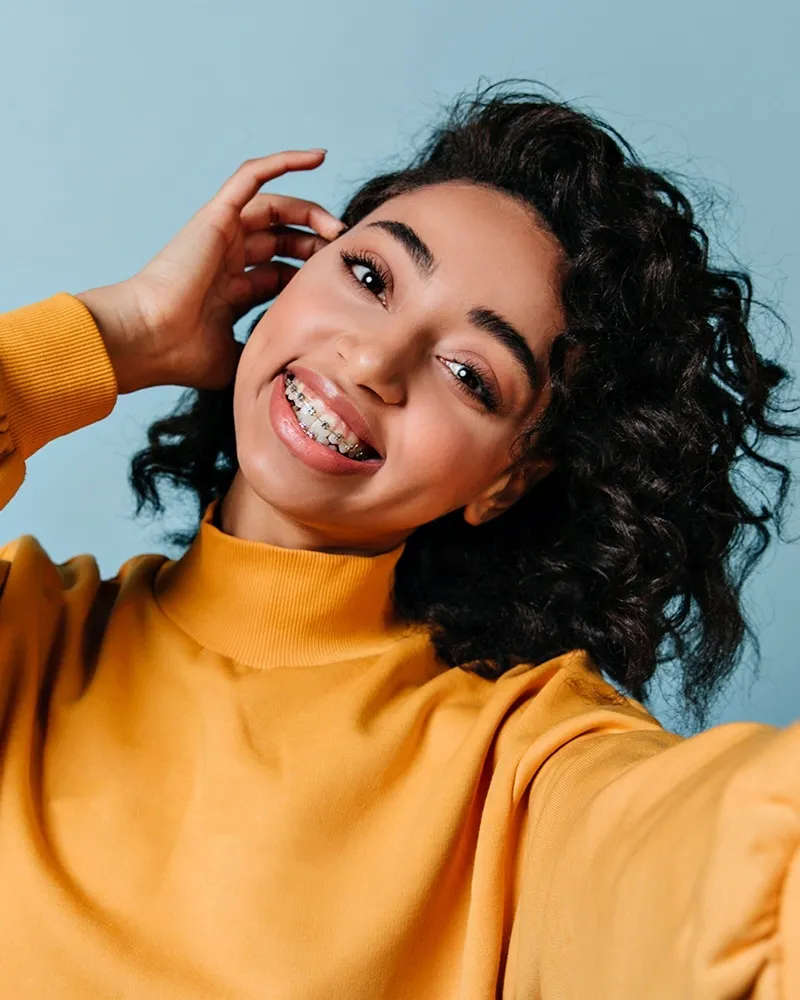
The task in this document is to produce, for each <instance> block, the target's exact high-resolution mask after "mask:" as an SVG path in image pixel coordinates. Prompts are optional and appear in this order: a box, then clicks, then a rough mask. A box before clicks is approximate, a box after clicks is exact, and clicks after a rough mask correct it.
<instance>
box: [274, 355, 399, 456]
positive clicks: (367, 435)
mask: <svg viewBox="0 0 800 1000" xmlns="http://www.w3.org/2000/svg"><path fill="white" fill-rule="evenodd" d="M286 370H287V371H290V372H293V373H294V374H295V375H296V376H297V377H298V378H299V379H300V381H301V382H303V383H304V384H305V385H307V386H308V388H309V389H311V390H312V391H313V393H314V396H315V397H316V398H317V399H319V400H320V401H321V402H323V403H324V404H325V405H326V407H328V408H329V409H330V411H331V412H332V413H335V414H336V415H337V416H340V417H341V418H342V420H344V422H345V423H346V424H347V426H348V427H349V428H350V430H351V431H352V432H353V433H354V434H355V435H356V436H357V437H359V438H360V439H361V440H362V441H363V442H364V443H365V444H368V445H369V446H370V448H373V449H374V450H375V451H377V453H378V454H379V455H380V457H381V458H383V457H384V455H385V452H384V446H383V441H382V440H381V437H380V434H379V433H378V432H377V430H375V429H373V428H372V427H371V426H370V424H368V423H367V421H366V419H365V417H364V416H363V415H362V414H361V412H360V410H358V409H357V408H356V406H355V404H354V403H352V402H351V401H350V400H349V399H348V397H347V396H346V395H345V394H344V392H343V390H342V389H341V388H340V387H339V386H338V385H337V384H336V382H334V381H333V380H332V379H330V378H328V377H327V375H322V374H321V373H320V372H315V371H313V370H312V369H311V368H301V367H300V365H289V366H288V367H287V369H286Z"/></svg>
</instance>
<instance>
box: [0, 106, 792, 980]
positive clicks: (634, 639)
mask: <svg viewBox="0 0 800 1000" xmlns="http://www.w3.org/2000/svg"><path fill="white" fill-rule="evenodd" d="M323 156H324V151H321V150H310V151H306V152H285V153H279V154H277V155H273V156H267V157H265V158H263V159H258V160H253V161H249V162H247V163H245V164H244V165H243V166H242V167H241V168H240V169H239V170H238V171H237V172H236V173H235V174H234V175H233V176H232V177H231V178H230V180H228V181H227V183H226V184H225V185H224V186H223V187H222V188H221V190H220V191H219V193H218V194H217V195H216V196H215V197H214V198H213V199H212V200H211V202H209V204H207V205H206V206H205V207H204V208H202V209H201V210H200V211H199V212H198V214H197V215H196V216H195V217H194V219H192V220H191V222H190V223H189V224H188V225H187V226H186V228H185V229H184V230H182V232H181V233H179V234H178V236H177V237H175V239H174V240H173V241H172V242H171V243H170V244H169V245H168V246H167V247H166V248H165V249H164V250H163V251H162V252H161V253H160V254H158V256H157V257H155V258H154V260H153V261H152V262H151V263H150V264H148V265H147V266H146V267H145V268H144V269H143V270H142V271H141V272H140V273H139V274H137V275H136V276H135V277H133V278H130V279H128V280H126V281H123V282H122V283H120V284H118V285H114V286H110V287H105V288H97V289H93V290H91V291H88V292H85V293H83V294H81V295H78V296H71V295H66V294H60V295H56V296H55V297H54V298H52V299H50V300H47V301H46V302H43V303H39V304H37V305H33V306H28V307H26V308H24V309H20V310H17V311H16V312H12V313H8V314H6V315H5V316H4V317H2V319H1V320H0V368H1V371H2V375H1V376H0V377H1V378H2V384H1V386H0V388H1V389H2V401H1V402H2V407H1V408H2V412H3V413H4V415H5V419H4V422H3V425H2V432H3V445H4V447H3V458H2V466H0V488H2V498H3V500H4V501H7V500H8V499H9V497H10V496H11V495H12V494H13V493H14V491H15V490H16V489H17V488H18V487H19V486H20V484H21V482H22V479H23V476H24V463H25V460H26V459H27V458H28V457H29V456H30V455H31V454H33V453H34V452H35V451H36V450H37V449H39V448H41V447H42V446H43V445H44V444H45V443H46V442H47V441H48V440H51V439H52V438H54V437H56V436H58V435H60V434H65V433H68V432H69V431H71V430H74V429H76V428H77V427H79V426H83V425H85V424H88V423H90V422H91V421H94V420H99V419H101V418H102V417H103V416H105V415H106V414H107V413H108V412H109V411H110V410H111V409H112V407H113V405H114V401H115V399H116V396H117V394H119V393H126V392H133V391H136V390H137V389H140V388H144V387H146V386H152V385H160V384H168V383H173V384H177V385H183V386H187V387H189V388H191V389H192V390H197V391H196V392H193V393H192V394H191V395H190V396H188V397H187V399H186V401H185V402H184V404H183V405H182V407H181V408H179V410H178V412H176V413H175V414H173V415H172V416H170V417H168V418H166V419H165V420H162V421H159V422H158V423H156V424H155V425H154V427H153V428H152V429H151V431H150V435H149V446H148V448H147V449H145V450H144V451H143V452H141V453H140V454H139V455H137V456H136V458H135V460H134V465H133V470H132V479H133V484H134V487H135V489H136V490H137V492H138V497H139V501H140V507H143V506H146V505H148V504H149V505H152V506H154V507H155V508H156V509H161V507H162V506H163V504H162V497H161V495H160V494H159V488H160V487H161V485H162V484H163V483H164V482H166V483H167V484H169V485H172V486H178V487H183V488H186V489H188V490H190V491H191V492H192V493H193V495H194V496H195V497H196V498H197V500H198V503H199V513H200V515H201V520H200V524H199V528H198V530H196V531H194V532H189V537H188V539H187V540H188V543H189V544H188V548H187V550H186V552H185V553H184V554H183V555H182V556H181V557H180V558H179V559H177V560H170V559H166V558H165V557H164V556H161V555H143V556H139V557H137V558H134V559H131V560H130V561H128V562H127V563H126V564H125V565H124V566H123V567H122V568H121V569H120V571H119V573H118V575H117V576H116V577H115V578H114V579H112V580H101V579H100V577H99V573H98V569H97V565H96V563H95V562H94V560H93V559H91V558H90V557H88V556H78V557H76V558H74V559H72V560H69V561H68V562H67V563H64V564H62V565H55V564H54V563H53V562H52V561H51V560H50V559H49V557H48V556H47V554H46V553H45V552H44V551H43V550H42V548H41V547H40V546H39V545H38V543H37V542H36V541H35V539H33V538H31V537H28V536H25V537H23V538H20V539H18V540H17V541H16V542H14V543H12V544H10V545H7V546H6V547H5V548H4V550H3V552H2V563H0V565H1V566H2V567H3V579H4V584H3V591H2V599H0V642H1V643H2V645H1V646H0V664H2V670H0V684H2V687H0V692H2V695H1V696H0V706H2V714H1V715H0V718H1V719H2V730H0V731H1V732H2V744H0V745H2V747H3V751H4V756H3V758H2V769H1V770H0V780H2V785H1V786H0V796H2V797H1V798H0V803H2V807H0V875H1V876H2V885H3V888H4V891H3V894H2V897H0V940H2V942H3V943H2V946H0V984H2V993H3V995H4V996H9V997H14V998H15V1000H16V998H19V1000H23V998H24V1000H27V998H32V997H47V998H77V997H80V998H82V1000H85V998H92V997H97V998H100V997H103V998H105V997H111V996H113V997H131V998H134V997H135V998H137V1000H142V998H166V997H169V998H175V1000H177V998H180V1000H184V998H185V1000H199V998H204V1000H205V998H223V997H224V998H237V1000H238V998H246V1000H249V998H253V1000H255V998H259V1000H260V998H264V997H270V998H322V997H324V998H326V1000H331V998H334V997H347V998H348V1000H353V998H370V1000H372V998H378V997H382V998H399V997H403V998H405V997H414V998H428V997H429V998H437V1000H439V998H444V997H448V998H449V997H460V998H475V1000H484V998H489V997H495V996H502V997H504V998H514V1000H518V998H534V997H536V998H539V997H541V998H545V1000H549V998H558V1000H565V998H574V1000H578V998H581V1000H583V998H591V1000H605V998H608V1000H611V998H612V997H613V998H614V1000H621V998H628V997H630V998H637V1000H640V998H642V997H647V998H661V997H664V998H667V997H668V998H670V1000H672V998H675V997H697V998H700V997H702V998H704V1000H706V998H712V997H713V998H723V997H725V998H734V997H737V998H738V997H742V996H745V995H754V996H756V995H757V996H759V997H764V998H766V997H775V998H777V997H795V996H800V952H799V950H798V940H800V862H798V855H797V845H798V839H799V838H800V781H799V780H798V777H797V774H798V762H799V761H800V727H799V726H798V725H797V724H795V725H793V726H791V727H789V728H787V729H786V730H778V729H776V728H774V727H771V726H767V725H761V724H756V723H736V724H729V725H724V726H719V727H716V728H713V729H709V730H707V731H705V732H702V733H699V734H697V735H694V736H692V737H691V738H688V739H687V738H684V737H682V736H679V735H678V734H676V733H672V732H668V731H666V730H665V729H664V728H663V727H662V726H661V725H660V724H659V722H658V721H657V720H656V719H655V718H654V717H653V716H652V715H651V714H650V713H649V712H648V711H647V709H646V708H645V705H644V704H643V702H642V700H640V699H641V698H643V697H644V696H645V695H646V693H647V687H648V682H649V681H650V680H651V678H652V677H653V676H654V674H655V670H656V666H657V662H658V661H657V656H656V654H657V651H658V649H659V647H660V646H661V645H662V643H663V642H664V641H665V640H669V641H671V642H672V643H673V645H674V647H675V648H676V649H677V651H678V653H679V654H680V656H681V660H682V664H683V669H684V688H683V691H684V696H685V701H686V704H687V707H688V710H689V711H690V712H692V711H694V712H695V713H696V714H697V715H699V716H700V717H701V718H702V713H703V711H704V709H705V707H707V704H708V701H709V698H710V695H711V693H712V692H713V691H714V690H715V689H716V688H717V687H718V685H719V682H720V681H721V680H722V679H723V678H724V676H725V675H726V674H727V673H729V672H730V670H731V669H732V667H733V665H734V661H735V656H736V654H737V651H738V649H739V647H740V646H741V640H742V638H743V635H744V634H745V623H744V620H743V617H742V614H741V609H740V605H739V600H738V588H739V586H740V584H741V579H742V578H743V577H742V576H741V574H740V576H739V577H736V576H733V575H732V571H731V565H732V557H733V556H734V555H741V551H742V538H743V531H744V529H746V528H747V527H748V526H752V527H754V528H755V530H756V533H757V534H758V542H757V544H756V545H755V548H753V547H751V548H750V549H749V550H746V553H747V554H748V555H749V559H750V563H751V564H752V562H754V560H755V559H756V558H757V556H758V554H760V551H761V550H763V547H764V545H765V544H766V540H767V538H768V531H767V528H766V527H765V524H764V522H766V521H767V520H768V519H769V517H770V513H769V512H768V511H764V512H762V513H761V514H756V513H755V512H754V511H752V510H750V509H749V508H748V507H747V505H746V504H745V502H744V500H743V499H742V498H741V497H740V496H739V495H738V494H737V493H736V492H735V490H734V488H733V486H732V484H731V482H730V478H729V474H730V473H731V471H732V469H733V466H734V464H735V462H736V461H737V460H738V458H739V457H740V455H741V453H743V452H744V453H745V454H747V455H748V456H749V457H750V458H751V459H753V460H755V461H756V462H758V463H760V464H761V465H762V466H764V467H768V468H771V469H773V470H775V471H777V472H778V473H779V474H780V475H781V487H782V488H781V493H780V497H779V502H778V504H777V507H776V509H777V510H778V511H780V508H781V505H782V502H783V499H784V495H785V492H786V488H787V480H788V470H787V469H786V467H785V466H783V465H780V464H778V463H775V462H773V461H772V460H769V459H767V458H766V457H764V456H763V455H761V454H760V453H759V452H758V451H757V450H756V449H755V447H754V443H753V442H752V441H750V440H749V438H750V436H752V434H753V433H755V434H756V436H758V435H771V436H779V437H789V436H796V434H797V431H796V430H794V429H793V428H791V427H789V426H788V425H782V424H778V423H775V422H772V421H771V420H770V419H769V416H768V414H769V411H770V410H771V409H774V408H775V391H776V389H777V387H778V386H779V384H780V383H781V382H782V380H783V379H784V378H785V377H786V372H785V371H784V370H783V369H782V368H781V367H780V366H779V365H777V364H776V363H774V362H770V361H767V360H765V359H764V358H762V357H761V356H760V355H759V353H758V352H757V350H756V348H755V345H754V343H753V340H752V337H751V334H750V331H749V330H748V325H747V324H748V311H749V307H750V284H749V280H748V278H747V276H746V275H744V274H736V273H727V272H723V271H719V270H715V269H713V268H712V267H711V266H710V265H709V262H708V256H707V242H706V237H705V234H704V232H703V231H702V229H701V228H700V227H699V226H698V225H697V223H696V222H695V220H694V218H693V214H692V209H691V206H690V203H689V202H688V200H687V199H686V198H685V196H684V195H683V194H681V193H680V192H679V190H678V189H677V188H676V187H675V186H673V185H672V184H671V183H670V182H668V181H667V179H666V178H664V177H663V176H661V175H659V174H658V173H656V172H654V171H651V170H648V169H647V168H645V167H644V166H642V165H641V164H640V163H639V161H638V160H637V159H636V157H635V155H634V154H633V152H632V151H631V150H630V149H629V148H628V147H627V146H626V145H625V144H624V142H623V140H622V139H621V138H620V137H619V136H618V135H616V133H614V132H613V131H612V130H610V129H609V128H608V127H606V126H603V125H602V123H600V122H598V121H597V120H595V119H593V118H591V117H590V116H587V115H584V114H582V113H580V112H578V111H576V110H575V109H573V108H571V107H569V106H568V105H566V104H562V103H557V102H552V101H550V100H548V99H546V98H545V97H542V96H540V95H537V94H515V93H513V92H502V91H494V90H493V88H490V90H489V91H486V92H484V93H482V94H478V95H477V96H476V97H475V98H474V99H473V100H465V101H462V102H458V103H457V104H456V105H455V107H454V108H453V109H452V112H451V115H450V118H449V120H448V121H447V122H446V123H445V124H444V126H443V127H442V128H441V129H439V130H438V131H435V132H434V133H433V134H432V136H431V139H430V141H429V143H428V144H427V145H426V147H425V148H424V149H423V150H422V151H421V152H420V154H419V155H418V156H417V157H416V159H415V160H414V161H413V162H412V163H411V164H410V165H409V167H408V168H407V169H405V170H400V171H397V172H396V173H393V174H390V175H386V176H381V177H377V178H375V179H374V180H372V181H370V182H369V183H368V184H366V185H365V186H364V187H363V188H362V189H361V190H360V191H359V192H358V193H357V194H356V196H355V197H354V198H353V200H352V201H351V202H350V204H349V205H348V207H347V208H346V210H345V212H344V213H343V217H342V220H338V219H337V218H335V217H334V216H332V215H330V214H329V213H328V212H327V211H325V210H324V209H323V208H321V207H320V206H319V205H316V204H313V203H309V202H305V201H302V200H300V199H297V198H290V197H285V196H280V195H277V194H272V193H270V194H262V193H259V190H260V188H261V186H262V185H263V184H264V183H265V182H266V181H270V180H273V179H276V178H277V177H279V176H280V175H282V174H284V173H286V172H287V171H291V170H307V169H314V168H316V167H317V166H319V165H320V163H321V162H322V160H323ZM297 226H305V227H306V228H307V229H310V230H311V232H308V231H304V230H298V229H297V228H296V227H297ZM276 257H280V258H292V259H297V260H299V261H305V262H306V263H305V264H303V266H302V268H301V269H300V270H299V271H298V270H296V269H295V268H294V267H293V266H291V265H289V264H288V263H286V262H285V261H279V260H276V259H275V258H276ZM272 298H275V301H274V303H273V304H272V306H271V307H270V308H269V310H268V311H267V312H265V313H264V314H263V315H262V316H261V317H260V319H259V320H258V321H257V322H256V324H255V326H254V328H253V330H252V333H251V335H250V337H249V339H248V340H247V343H246V345H245V346H244V348H243V349H241V348H240V346H239V345H238V344H237V343H236V342H235V340H234V339H233V336H232V325H233V323H234V322H235V321H236V320H237V319H238V318H239V317H241V316H242V315H244V313H245V312H247V311H248V310H249V309H251V308H252V307H254V306H255V305H257V304H259V303H261V302H266V301H268V300H270V299H272ZM603 673H605V674H606V675H607V676H608V677H609V678H610V679H611V680H612V681H616V682H617V685H618V686H619V687H621V688H623V689H625V690H626V691H627V692H628V695H626V696H623V695H621V694H619V693H618V692H617V691H616V690H615V687H614V686H613V685H612V684H611V683H609V681H608V680H606V679H604V678H603V676H602V675H603Z"/></svg>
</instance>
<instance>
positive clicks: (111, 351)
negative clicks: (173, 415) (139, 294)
mask: <svg viewBox="0 0 800 1000" xmlns="http://www.w3.org/2000/svg"><path fill="white" fill-rule="evenodd" d="M75 298H76V299H78V300H79V301H80V302H82V303H83V304H84V306H86V308H87V309H88V310H89V312H90V313H91V315H92V318H93V319H94V321H95V323H96V324H97V328H98V330H99V331H100V336H101V338H102V340H103V344H104V346H105V349H106V352H107V354H108V357H109V360H110V362H111V366H112V368H113V369H114V375H115V377H116V380H117V386H118V388H119V393H120V395H123V394H124V393H128V392H135V391H136V390H137V389H146V388H148V387H149V386H153V385H160V384H163V379H162V378H161V377H160V376H159V375H158V369H157V357H156V356H155V352H154V351H153V349H152V344H153V337H152V334H151V331H150V330H149V328H148V326H147V324H146V322H145V320H144V317H143V316H142V312H141V309H140V307H139V304H138V302H137V299H136V295H135V293H134V291H133V289H132V288H131V286H130V284H129V283H128V282H127V281H121V282H118V283H117V284H115V285H103V286H101V287H100V288H91V289H89V290H88V291H85V292H80V293H79V294H77V295H76V296H75Z"/></svg>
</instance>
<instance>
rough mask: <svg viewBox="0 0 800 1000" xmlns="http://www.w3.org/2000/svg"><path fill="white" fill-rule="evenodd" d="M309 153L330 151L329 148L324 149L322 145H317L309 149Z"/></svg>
mask: <svg viewBox="0 0 800 1000" xmlns="http://www.w3.org/2000/svg"><path fill="white" fill-rule="evenodd" d="M308 152H309V153H322V154H323V155H324V154H325V153H327V152H328V150H327V149H323V148H322V147H321V146H315V147H314V149H309V150H308Z"/></svg>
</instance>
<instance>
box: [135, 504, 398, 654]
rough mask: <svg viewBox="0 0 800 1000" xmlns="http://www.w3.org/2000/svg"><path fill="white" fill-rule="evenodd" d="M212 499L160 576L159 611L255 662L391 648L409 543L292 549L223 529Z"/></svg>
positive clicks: (216, 646) (201, 639)
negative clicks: (343, 550) (381, 549)
mask: <svg viewBox="0 0 800 1000" xmlns="http://www.w3.org/2000/svg"><path fill="white" fill-rule="evenodd" d="M217 506H218V505H217V502H216V501H214V502H213V503H211V504H210V505H209V506H208V508H207V509H206V512H205V514H204V516H203V519H202V521H201V523H200V530H199V532H198V534H197V536H196V537H195V538H194V540H193V541H192V544H191V545H190V547H189V548H188V549H187V551H186V552H185V553H184V554H183V556H181V558H180V559H178V560H177V561H175V560H167V561H166V562H165V563H164V564H163V565H162V566H161V568H160V569H159V571H158V574H157V577H156V581H155V596H156V600H157V602H158V604H159V606H160V607H161V609H162V611H164V613H165V614H166V615H167V616H168V617H169V618H171V619H172V621H173V622H174V623H175V624H176V625H178V626H179V627H180V628H181V629H182V631H184V632H185V633H186V634H187V635H189V636H191V638H193V639H194V640H195V642H198V643H199V644H200V645H201V646H203V647H205V648H206V649H209V650H212V651H213V652H216V653H220V654H222V655H223V656H229V657H231V659H234V660H237V661H238V662H240V663H245V664H248V665H250V666H253V667H270V666H300V665H303V666H314V665H318V664H323V663H331V662H336V661H341V660H349V659H355V658H357V657H360V656H367V655H372V654H375V653H379V652H381V651H383V650H385V649H386V648H387V647H388V646H389V645H391V644H392V643H393V642H395V641H396V640H397V639H399V638H400V637H401V636H402V635H405V634H407V633H408V631H409V629H408V626H405V627H402V626H399V625H397V624H396V623H394V622H393V620H392V601H391V593H392V587H393V585H394V572H395V566H396V565H397V561H398V560H399V558H400V556H401V555H402V554H403V550H404V548H405V543H402V544H401V545H399V546H398V547H397V548H395V549H392V550H391V551H390V552H386V553H383V554H382V555H378V556H354V555H338V554H332V553H328V552H316V551H311V550H308V549H286V548H282V547H280V546H277V545H270V544H268V543H265V542H253V541H249V540H247V539H242V538H236V537H234V536H232V535H226V534H225V533H224V532H223V531H221V530H220V529H219V528H218V527H217V526H216V524H215V523H214V521H215V514H216V509H217Z"/></svg>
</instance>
